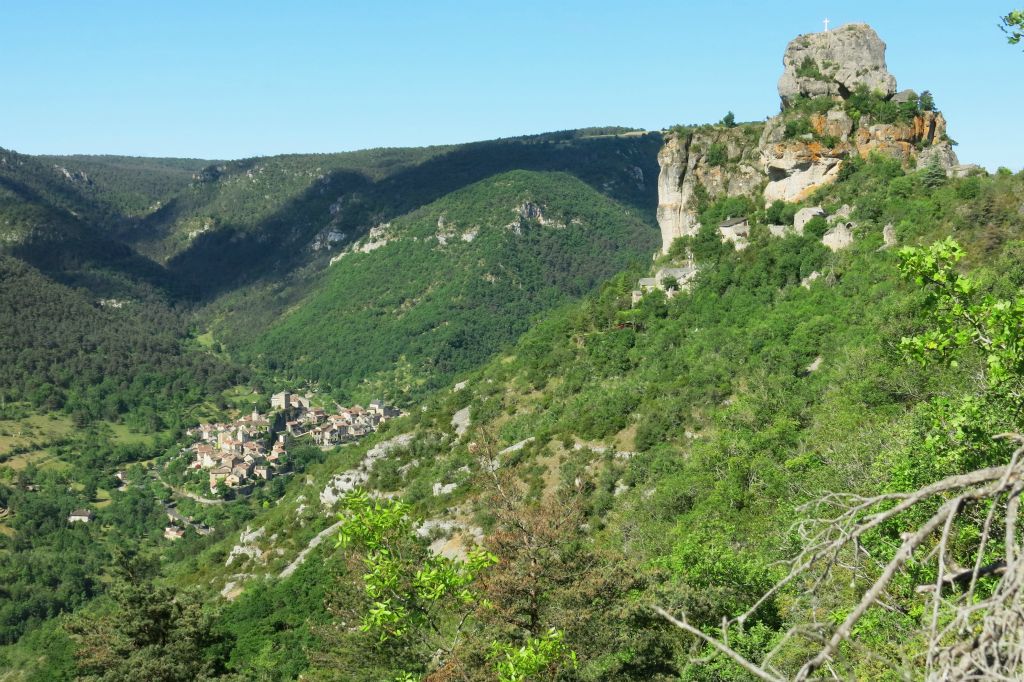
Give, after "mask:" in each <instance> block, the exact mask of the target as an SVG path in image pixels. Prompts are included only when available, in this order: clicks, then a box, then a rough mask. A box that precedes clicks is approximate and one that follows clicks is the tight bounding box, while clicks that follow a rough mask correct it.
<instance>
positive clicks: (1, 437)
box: [0, 414, 74, 456]
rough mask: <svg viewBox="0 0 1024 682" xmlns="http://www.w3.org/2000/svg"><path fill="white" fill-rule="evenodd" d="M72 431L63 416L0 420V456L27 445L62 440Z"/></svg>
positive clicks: (71, 425) (67, 418)
mask: <svg viewBox="0 0 1024 682" xmlns="http://www.w3.org/2000/svg"><path fill="white" fill-rule="evenodd" d="M73 430H74V425H73V424H72V423H71V419H70V418H69V417H66V416H64V415H54V414H49V415H41V414H34V415H32V416H29V417H24V418H22V419H2V420H0V456H3V455H4V454H5V453H8V452H11V451H12V450H14V449H16V448H22V447H25V446H27V445H33V444H35V445H43V444H45V443H49V442H51V441H54V440H57V439H60V438H63V437H65V436H67V435H68V434H69V433H71V432H72V431H73Z"/></svg>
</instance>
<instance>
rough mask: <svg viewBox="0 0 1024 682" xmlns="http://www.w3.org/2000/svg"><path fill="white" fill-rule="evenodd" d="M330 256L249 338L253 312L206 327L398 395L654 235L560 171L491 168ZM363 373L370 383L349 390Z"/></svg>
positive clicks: (254, 353)
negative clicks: (308, 285) (318, 278)
mask: <svg viewBox="0 0 1024 682" xmlns="http://www.w3.org/2000/svg"><path fill="white" fill-rule="evenodd" d="M372 239H373V240H375V241H372V242H369V243H370V244H373V245H376V246H378V247H379V248H374V249H373V250H372V251H370V252H367V253H363V252H360V250H359V249H356V251H355V252H354V253H348V254H345V255H344V256H343V257H341V258H340V260H338V261H337V262H335V263H333V264H332V265H331V266H330V268H329V269H328V271H327V273H326V274H325V275H324V277H323V280H322V282H320V283H319V284H318V285H317V286H316V287H315V288H313V290H312V291H311V292H310V294H309V295H308V296H307V298H305V299H304V300H303V301H302V302H301V303H300V304H299V305H298V306H296V307H295V308H293V309H292V310H289V311H286V312H285V313H284V315H283V316H282V317H281V318H279V319H277V320H275V321H274V322H273V323H272V324H271V325H270V327H269V329H268V330H267V331H266V332H265V333H263V334H260V335H258V336H257V335H254V334H253V327H256V330H257V331H258V330H259V327H258V325H257V321H258V320H259V319H260V317H259V313H258V312H256V311H252V314H250V313H249V312H248V311H244V309H243V311H235V312H234V314H233V316H232V317H230V318H228V320H227V321H226V322H225V323H224V327H223V334H221V333H220V332H221V328H218V327H215V330H216V331H217V332H218V333H217V335H218V336H219V337H220V336H222V337H223V339H224V341H225V343H226V344H227V345H228V347H230V348H239V349H240V351H239V353H238V354H237V357H238V358H239V359H240V360H242V361H244V362H247V363H252V364H255V365H257V366H262V367H265V368H266V369H267V370H268V371H270V372H274V373H282V374H283V375H284V376H288V377H292V378H293V380H297V379H299V378H303V379H307V380H313V381H317V382H321V383H322V384H323V385H324V386H325V387H331V388H334V389H340V390H341V391H342V394H348V395H352V394H357V395H362V396H363V397H364V398H365V399H369V398H371V397H372V395H375V394H376V392H377V391H383V394H385V395H392V396H394V397H395V398H398V397H401V398H402V401H403V403H408V402H409V400H410V399H411V398H414V397H419V396H423V395H425V394H426V393H427V392H429V391H432V390H434V389H436V388H438V387H440V386H443V385H446V384H447V383H449V381H450V379H451V377H452V376H453V375H454V374H455V373H457V372H460V371H464V370H467V369H470V368H473V367H475V366H478V365H479V364H480V363H482V362H483V361H484V360H486V359H487V358H488V357H490V356H491V355H493V354H494V352H495V350H496V349H499V348H501V347H502V346H504V345H505V344H507V343H509V342H511V341H513V340H514V339H516V338H517V337H518V336H519V335H520V334H522V333H523V332H524V331H526V330H527V329H528V328H529V326H530V325H531V323H532V322H533V320H534V318H535V316H536V315H537V314H538V313H540V312H541V311H544V310H547V309H550V308H553V307H556V306H558V305H561V304H563V303H565V302H566V301H569V300H573V299H574V298H578V297H580V296H583V295H585V294H586V293H588V292H589V291H590V290H591V289H593V288H594V287H595V286H596V285H597V284H598V283H599V282H601V281H602V280H604V279H606V278H607V277H609V276H610V275H611V274H612V273H614V272H617V271H619V270H621V269H622V268H623V267H625V266H626V265H627V264H628V263H629V262H630V261H634V262H636V261H639V259H641V258H642V257H643V255H644V254H646V253H649V252H650V251H651V249H652V248H653V247H654V245H655V244H656V243H657V233H656V232H655V231H654V230H653V229H652V226H651V224H650V222H649V220H644V219H643V218H642V217H641V216H640V214H639V212H638V211H636V210H635V209H629V208H626V207H623V206H622V205H621V204H618V203H616V202H615V201H613V200H611V199H609V198H607V197H605V196H603V195H601V194H600V193H599V192H597V191H595V190H594V189H592V188H591V187H590V186H589V185H587V184H586V183H584V182H582V181H580V180H578V179H576V178H573V177H572V176H570V175H568V174H564V173H538V172H527V171H515V172H511V173H503V174H499V175H495V176H492V177H490V178H488V179H487V180H482V181H480V182H478V183H475V184H473V185H470V186H469V187H466V188H464V189H461V190H459V191H457V192H454V193H452V194H449V195H447V196H446V197H444V198H443V199H440V200H438V201H436V202H433V203H431V204H429V205H427V206H425V207H423V208H421V209H418V210H416V211H414V212H413V213H410V214H409V215H407V216H403V217H402V218H399V219H397V220H394V221H392V222H391V223H390V224H389V225H387V226H386V227H384V228H381V229H379V230H378V233H377V234H375V235H374V236H373V238H372ZM365 382H369V387H366V386H362V384H363V383H365Z"/></svg>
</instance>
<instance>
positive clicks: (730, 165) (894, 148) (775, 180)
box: [658, 24, 966, 252]
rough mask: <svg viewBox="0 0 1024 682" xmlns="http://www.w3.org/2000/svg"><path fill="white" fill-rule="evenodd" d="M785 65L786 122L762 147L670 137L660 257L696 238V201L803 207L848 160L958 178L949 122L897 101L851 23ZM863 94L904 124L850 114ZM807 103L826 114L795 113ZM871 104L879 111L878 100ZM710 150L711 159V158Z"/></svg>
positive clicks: (736, 134)
mask: <svg viewBox="0 0 1024 682" xmlns="http://www.w3.org/2000/svg"><path fill="white" fill-rule="evenodd" d="M783 66H784V71H783V74H782V77H781V78H780V79H779V96H780V98H781V99H782V113H780V114H779V115H778V116H775V117H773V118H771V119H769V120H768V122H767V123H766V124H765V126H764V128H763V130H762V132H761V135H760V139H759V140H757V141H756V142H754V141H753V140H752V139H751V138H750V137H749V133H750V131H751V130H752V128H751V127H750V126H740V127H737V128H725V127H713V128H710V127H709V128H700V129H697V130H694V131H689V132H681V133H669V134H668V135H666V137H665V145H664V147H662V150H661V152H660V153H659V155H658V162H659V164H660V166H661V173H660V175H659V176H658V223H659V225H660V226H661V235H662V251H663V252H667V251H668V249H669V247H670V246H671V244H672V241H673V240H674V239H676V238H677V237H682V236H686V235H691V234H694V233H696V231H697V230H698V228H699V226H700V225H699V220H698V215H697V210H696V204H697V199H698V197H699V196H706V197H707V198H708V199H711V200H714V199H716V198H718V197H721V196H736V195H748V196H752V195H753V194H754V193H755V192H756V190H757V189H758V188H759V187H761V186H763V187H764V190H763V199H764V201H765V203H766V204H767V203H771V202H773V201H776V200H782V201H787V202H792V201H802V200H804V199H806V198H807V197H808V196H809V195H810V194H811V193H812V192H814V191H815V190H817V189H818V188H820V187H822V186H824V185H827V184H829V183H831V182H834V181H835V180H836V179H837V178H838V177H839V174H840V172H841V170H842V166H843V162H844V160H845V159H848V158H852V157H854V155H857V156H859V157H861V158H867V157H868V156H869V155H870V154H872V153H876V152H877V153H881V154H886V155H889V156H892V157H894V158H897V159H899V160H900V162H901V163H903V164H904V165H905V166H907V167H911V168H913V167H915V166H916V167H918V168H921V167H926V166H928V165H930V164H932V163H937V164H939V165H940V166H942V167H943V168H945V169H946V170H947V174H955V173H957V172H959V171H956V170H954V169H956V168H958V167H959V166H958V160H957V158H956V154H955V153H954V152H953V149H952V146H951V143H950V141H949V138H948V137H947V136H946V120H945V118H944V117H943V116H942V114H941V113H940V112H937V111H922V110H916V112H915V108H916V106H917V100H918V96H917V94H916V93H915V92H914V91H913V90H904V91H903V92H901V93H899V94H898V96H896V79H895V78H894V77H893V76H892V74H890V73H889V72H888V70H887V69H886V65H885V43H883V42H882V41H881V39H880V38H879V37H878V35H877V34H876V33H875V32H874V30H873V29H872V28H871V27H870V26H867V25H866V24H850V25H846V26H842V27H840V28H838V29H835V30H834V31H830V32H828V33H814V34H808V35H803V36H798V37H797V38H795V39H794V40H793V41H791V42H790V43H789V45H788V46H787V48H786V52H785V55H784V57H783ZM861 86H865V87H867V89H868V90H869V91H871V92H873V93H875V95H878V96H881V97H882V98H887V99H891V100H893V101H894V102H896V103H897V104H899V103H900V102H902V104H900V107H901V108H900V115H899V116H889V117H887V118H888V120H893V119H895V120H900V121H904V122H902V123H880V122H876V121H872V120H871V116H870V115H867V114H864V115H861V114H859V113H858V109H857V107H861V104H860V102H859V101H858V102H857V107H854V106H847V104H848V103H847V100H848V99H849V98H850V96H851V95H852V94H853V93H855V91H857V90H858V89H859V88H860V87H861ZM804 98H819V100H821V99H825V100H827V101H825V102H818V103H821V104H823V106H820V107H819V106H816V105H817V104H818V103H815V106H810V107H808V106H804V105H800V106H797V103H798V102H800V101H802V100H803V99H804ZM897 100H898V101H897ZM869 101H873V102H876V103H877V99H875V100H870V99H869ZM874 111H876V112H878V111H880V110H879V109H874ZM882 112H883V114H886V113H889V112H887V111H885V110H882ZM855 118H856V120H855ZM712 148H714V152H715V153H714V154H710V153H709V151H710V150H712ZM965 172H966V171H965ZM800 227H802V226H800ZM800 227H797V228H796V231H797V232H799V231H800ZM776 232H779V233H780V234H784V233H785V230H784V229H783V230H776ZM838 241H840V242H842V241H844V239H842V238H840V239H838Z"/></svg>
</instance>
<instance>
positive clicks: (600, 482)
mask: <svg viewBox="0 0 1024 682" xmlns="http://www.w3.org/2000/svg"><path fill="white" fill-rule="evenodd" d="M884 51H885V46H884V43H882V42H881V39H880V38H879V37H878V36H877V35H876V34H874V31H873V30H872V29H870V27H868V26H866V25H848V26H845V27H841V28H839V29H835V30H833V31H831V32H830V31H828V30H827V28H826V31H825V32H823V33H815V34H808V35H806V36H799V37H797V38H796V39H794V40H793V41H792V42H791V43H790V45H789V47H787V51H786V56H785V58H784V68H785V72H784V74H783V78H782V79H781V80H780V87H779V94H780V97H781V98H782V107H783V108H782V111H781V113H779V115H777V116H775V117H773V118H769V119H768V121H767V122H766V123H764V124H761V123H760V122H758V123H752V124H737V123H736V121H735V117H734V116H733V115H732V113H731V112H730V113H729V114H728V115H727V116H726V117H725V118H723V119H722V120H721V121H720V122H719V123H717V124H708V125H703V126H688V127H677V128H675V129H673V130H672V131H669V132H667V133H666V134H665V135H664V136H663V135H662V134H661V133H648V132H643V131H636V130H629V129H624V128H593V129H583V130H577V131H563V132H559V133H549V134H543V135H536V136H527V137H519V138H511V139H503V140H493V141H487V142H476V143H470V144H462V145H448V146H438V147H425V148H418V149H390V148H382V149H371V150H365V151H359V152H350V153H339V154H295V155H281V156H273V157H260V158H251V159H243V160H237V161H207V160H195V159H139V158H130V157H105V156H68V157H31V156H25V155H21V154H17V153H15V152H8V151H5V150H0V329H3V330H4V333H3V334H0V682H29V681H33V682H34V681H40V680H87V681H95V682H116V681H121V680H143V679H145V680H150V679H152V680H164V681H166V682H186V681H188V682H192V681H194V680H201V681H210V680H225V681H229V682H240V681H241V680H259V681H261V682H285V681H287V680H298V679H301V680H321V681H324V682H327V681H329V680H345V681H346V682H380V681H381V680H386V681H388V682H414V681H422V682H445V681H448V680H452V681H459V682H492V681H494V680H498V682H540V681H542V680H544V681H547V682H572V681H578V682H598V681H601V682H652V681H653V682H658V681H664V682H667V681H669V680H686V681H688V682H711V681H719V680H736V681H740V680H744V681H745V680H752V679H761V680H770V681H772V682H790V681H791V680H799V681H800V682H803V681H804V680H808V679H818V678H819V677H822V678H823V677H826V676H827V677H829V679H857V680H859V679H869V680H892V681H893V682H895V681H896V680H901V681H903V680H908V679H910V680H916V679H951V680H952V679H1013V678H1015V677H1019V674H1018V673H1020V672H1021V671H1022V670H1024V634H1022V633H1024V627H1021V621H1020V614H1021V613H1022V612H1024V589H1022V585H1021V583H1020V575H1021V574H1022V573H1024V540H1022V535H1021V531H1020V528H1019V521H1018V516H1019V498H1020V494H1021V492H1022V491H1024V436H1021V435H1019V434H1022V433H1024V269H1022V268H1020V262H1021V258H1022V257H1024V172H1021V173H1017V174H1013V173H1012V172H1010V171H1009V170H1007V169H1000V170H999V171H997V172H995V173H988V172H986V171H985V170H984V169H982V168H980V167H977V166H970V165H963V164H960V163H959V160H958V159H957V157H956V154H955V153H954V152H953V146H954V144H955V143H954V142H953V141H952V140H951V139H950V138H949V136H948V135H946V132H945V131H946V128H945V126H946V123H945V119H944V117H943V115H942V114H941V112H939V111H937V110H936V109H935V101H934V98H933V96H932V95H931V93H928V92H927V91H925V92H923V93H922V94H920V95H918V94H917V93H916V92H914V91H910V90H903V91H898V90H897V87H896V81H895V78H894V77H893V76H892V75H891V74H889V73H888V71H887V70H886V67H885V60H884ZM837 55H839V56H837ZM833 57H836V59H845V60H846V62H844V63H843V64H839V63H837V62H835V61H833ZM869 86H870V88H873V89H869ZM659 171H660V173H659ZM659 226H660V228H661V229H660V230H659ZM659 233H660V236H661V239H662V244H661V246H662V248H661V250H660V251H659V250H658V243H659ZM652 253H655V254H656V255H655V257H654V262H653V264H652V263H651V254H652ZM399 408H400V409H399ZM1008 671H1009V672H1008Z"/></svg>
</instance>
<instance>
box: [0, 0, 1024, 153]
mask: <svg viewBox="0 0 1024 682" xmlns="http://www.w3.org/2000/svg"><path fill="white" fill-rule="evenodd" d="M1017 5H1024V0H1002V1H997V2H992V1H990V0H971V1H968V2H964V1H963V0H958V1H952V0H932V1H930V2H905V1H902V0H886V1H875V0H858V1H857V2H827V1H821V0H819V1H817V2H808V1H803V0H776V1H774V2H736V1H727V0H716V1H715V2H682V1H679V0H676V1H674V2H670V1H668V0H631V1H629V2H626V1H618V0H616V1H611V0H609V1H602V0H561V1H559V0H547V1H546V2H539V1H535V0H513V1H512V2H473V1H471V0H461V1H452V0H375V1H365V2H363V1H360V2H356V1H353V0H335V1H333V2H329V1H326V0H325V1H323V2H311V1H307V2H303V1H301V0H292V1H287V2H285V1H278V2H263V1H261V0H248V1H246V2H233V1H227V0H203V1H200V2H193V1H191V0H174V2H140V1H139V0H130V1H127V2H126V1H112V0H107V1H104V0H97V1H96V2H80V1H78V0H67V1H66V2H54V1H51V0H32V1H31V2H24V1H19V0H0V17H2V25H3V28H4V31H3V33H4V35H3V38H2V39H0V64H3V78H2V86H0V88H2V89H0V93H2V94H0V146H3V147H8V148H12V149H16V150H18V151H22V152H26V153H34V154H42V153H48V154H67V153H109V154H131V155H140V156H194V157H203V158H238V157H245V156H254V155H263V154H277V153H282V152H331V151H344V150H351V149H361V148H366V147H378V146H387V147H395V146H410V145H427V144H439V143H450V142H465V141H471V140H481V139H490V138H494V137H505V136H511V135H519V134H525V133H538V132H544V131H550V130H562V129H567V128H578V127H584V126H591V125H626V126H634V127H639V128H647V129H658V128H662V127H665V126H669V125H672V124H674V123H698V122H707V121H715V120H718V119H719V118H721V117H722V115H723V114H725V112H726V111H727V110H730V109H731V110H732V111H734V112H735V113H736V116H737V118H738V119H739V120H754V119H763V118H765V117H766V116H768V115H770V114H773V113H775V112H776V111H777V109H778V97H777V93H776V89H775V86H776V81H777V80H778V77H779V75H780V73H781V71H782V53H783V50H784V49H785V46H786V43H787V42H788V41H789V40H790V39H791V38H793V37H794V36H796V35H797V34H799V33H806V32H811V31H819V30H821V28H822V23H821V21H822V19H823V18H824V17H825V16H828V17H829V18H830V19H831V20H832V26H833V27H835V26H838V25H840V24H843V23H848V22H868V23H870V24H871V25H872V26H874V27H875V29H876V30H877V31H878V33H879V34H880V35H881V36H882V39H883V40H885V41H886V43H887V44H888V46H889V49H888V53H887V58H888V64H889V70H890V71H891V72H892V73H893V74H894V75H895V76H896V78H897V81H898V84H899V87H900V88H904V87H911V88H914V89H916V90H918V91H920V90H923V89H929V90H931V91H932V92H933V93H934V94H935V99H936V102H937V104H938V106H939V107H940V108H941V109H942V110H943V111H944V112H945V114H946V117H947V119H948V120H949V134H950V136H951V137H953V138H954V139H956V140H957V141H959V142H960V146H959V147H958V148H957V152H958V154H959V155H960V158H961V161H963V162H976V163H981V164H983V165H985V166H987V167H989V168H992V169H994V168H995V167H997V166H1000V165H1004V166H1009V167H1010V168H1013V169H1014V170H1017V169H1020V168H1021V167H1022V165H1024V134H1022V133H1021V128H1020V121H1021V115H1020V114H1021V111H1022V109H1024V107H1022V105H1024V88H1022V87H1021V74H1022V71H1024V51H1022V50H1021V49H1020V47H1011V46H1008V45H1007V44H1006V41H1005V39H1004V37H1003V34H1002V33H1001V32H1000V31H999V29H998V28H997V24H998V18H999V16H1000V15H1001V14H1005V13H1006V12H1007V11H1008V10H1010V9H1013V8H1014V7H1015V6H1017Z"/></svg>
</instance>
